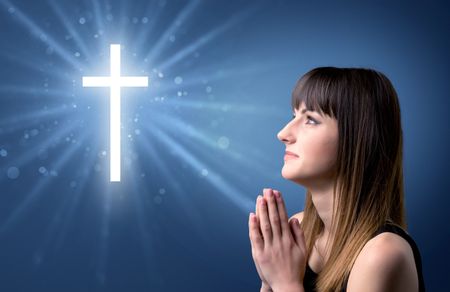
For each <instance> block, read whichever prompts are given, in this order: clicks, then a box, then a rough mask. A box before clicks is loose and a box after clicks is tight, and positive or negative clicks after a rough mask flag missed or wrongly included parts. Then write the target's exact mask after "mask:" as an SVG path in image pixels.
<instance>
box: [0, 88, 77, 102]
mask: <svg viewBox="0 0 450 292" xmlns="http://www.w3.org/2000/svg"><path fill="white" fill-rule="evenodd" d="M0 92H4V93H8V94H11V93H19V94H21V95H25V94H27V95H35V96H38V97H43V96H51V97H53V96H55V97H61V96H64V97H69V98H70V97H73V96H72V94H71V93H68V92H67V91H64V90H59V89H51V88H37V87H25V86H24V85H2V86H0ZM7 96H9V95H6V96H5V95H3V96H2V98H6V97H7ZM16 98H17V96H16V95H14V99H16Z"/></svg>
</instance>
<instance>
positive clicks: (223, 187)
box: [144, 125, 253, 212]
mask: <svg viewBox="0 0 450 292" xmlns="http://www.w3.org/2000/svg"><path fill="white" fill-rule="evenodd" d="M144 129H145V130H146V131H147V132H150V131H152V132H153V133H154V134H155V135H156V136H157V137H158V141H161V142H163V143H164V144H165V145H166V146H167V148H170V149H173V150H174V151H175V152H176V153H177V154H178V155H179V157H180V158H183V159H184V160H185V161H186V162H187V163H189V164H190V165H191V166H192V167H193V168H194V169H195V170H196V171H198V172H199V173H200V172H201V171H202V170H203V169H204V167H203V165H204V164H203V163H202V162H200V160H199V159H197V158H196V157H195V156H194V155H193V154H192V153H191V152H189V151H188V150H187V149H186V148H185V147H183V146H182V145H181V144H180V143H178V142H177V141H176V140H174V139H173V138H171V137H170V136H169V135H167V134H166V133H165V132H163V131H161V130H160V129H159V128H158V127H152V128H151V129H150V128H149V127H148V126H147V125H145V126H144ZM207 179H208V181H209V182H210V183H211V184H212V185H213V186H214V187H216V188H217V189H218V190H219V191H220V192H222V193H223V194H224V195H225V196H226V197H228V199H229V200H230V201H231V202H232V203H234V204H235V205H236V206H237V207H238V208H239V209H240V210H241V211H243V212H247V211H248V210H250V209H252V208H253V201H252V200H250V199H248V198H247V196H246V195H245V194H243V193H242V192H241V191H240V190H238V189H236V188H234V187H233V186H232V185H230V184H229V183H228V182H226V181H225V180H224V179H223V178H222V177H221V176H220V175H218V174H216V173H215V172H214V171H212V170H210V171H209V174H208V177H207Z"/></svg>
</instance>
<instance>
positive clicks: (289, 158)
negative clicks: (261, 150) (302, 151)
mask: <svg viewBox="0 0 450 292" xmlns="http://www.w3.org/2000/svg"><path fill="white" fill-rule="evenodd" d="M297 158H298V157H297V156H295V155H291V154H286V155H284V160H291V159H297Z"/></svg>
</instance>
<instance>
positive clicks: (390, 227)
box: [303, 221, 425, 292]
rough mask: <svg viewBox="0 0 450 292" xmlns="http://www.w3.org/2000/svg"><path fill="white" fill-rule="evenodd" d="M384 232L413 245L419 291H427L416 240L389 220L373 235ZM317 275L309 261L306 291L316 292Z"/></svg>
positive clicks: (305, 281)
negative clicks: (397, 236) (399, 237)
mask: <svg viewBox="0 0 450 292" xmlns="http://www.w3.org/2000/svg"><path fill="white" fill-rule="evenodd" d="M383 232H392V233H395V234H398V235H400V236H401V237H403V238H404V239H405V240H406V241H407V242H408V243H409V244H410V245H411V248H412V251H413V254H414V260H415V262H416V270H417V277H418V280H419V292H425V283H424V280H423V275H422V259H421V257H420V252H419V248H418V247H417V245H416V243H415V242H414V240H413V239H412V238H411V236H410V235H409V234H408V233H406V232H405V231H404V230H403V229H402V228H401V227H400V226H397V225H395V224H393V223H390V222H389V221H388V222H386V224H385V225H383V226H381V227H380V228H379V229H378V230H377V231H376V232H375V233H374V235H373V237H375V236H376V235H378V234H380V233H383ZM317 277H318V274H316V273H315V272H314V271H313V270H312V269H311V267H310V266H309V265H308V263H307V264H306V270H305V276H304V279H303V287H304V288H305V292H315V291H316V280H317ZM347 282H348V277H347V278H346V279H345V286H344V288H343V289H342V292H346V291H347Z"/></svg>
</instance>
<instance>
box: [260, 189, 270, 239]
mask: <svg viewBox="0 0 450 292" xmlns="http://www.w3.org/2000/svg"><path fill="white" fill-rule="evenodd" d="M258 208H259V210H258V213H259V214H258V215H259V218H258V219H259V223H260V228H261V232H262V235H263V237H264V242H265V243H270V242H272V227H271V226H270V220H269V211H268V209H267V201H266V199H265V198H264V197H259V200H258Z"/></svg>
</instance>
